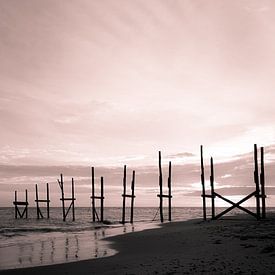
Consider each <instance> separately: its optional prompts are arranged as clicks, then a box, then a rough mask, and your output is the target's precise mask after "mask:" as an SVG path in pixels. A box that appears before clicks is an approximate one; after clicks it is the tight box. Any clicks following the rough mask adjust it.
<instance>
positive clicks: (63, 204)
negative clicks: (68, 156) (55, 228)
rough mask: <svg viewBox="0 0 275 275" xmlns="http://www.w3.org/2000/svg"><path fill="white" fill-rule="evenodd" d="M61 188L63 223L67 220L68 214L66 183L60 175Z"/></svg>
mask: <svg viewBox="0 0 275 275" xmlns="http://www.w3.org/2000/svg"><path fill="white" fill-rule="evenodd" d="M59 186H60V189H61V201H62V213H63V221H64V222H65V220H66V212H65V200H64V182H63V175H62V174H60V182H59Z"/></svg>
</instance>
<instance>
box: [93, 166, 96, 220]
mask: <svg viewBox="0 0 275 275" xmlns="http://www.w3.org/2000/svg"><path fill="white" fill-rule="evenodd" d="M95 211H96V209H95V170H94V167H92V217H93V222H95Z"/></svg>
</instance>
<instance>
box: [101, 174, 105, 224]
mask: <svg viewBox="0 0 275 275" xmlns="http://www.w3.org/2000/svg"><path fill="white" fill-rule="evenodd" d="M100 189H101V198H100V221H101V222H103V220H104V219H103V211H104V205H103V203H104V191H103V177H101V178H100Z"/></svg>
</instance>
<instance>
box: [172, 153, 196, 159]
mask: <svg viewBox="0 0 275 275" xmlns="http://www.w3.org/2000/svg"><path fill="white" fill-rule="evenodd" d="M194 156H196V155H195V154H193V153H189V152H183V153H177V154H173V155H168V156H167V158H185V157H194Z"/></svg>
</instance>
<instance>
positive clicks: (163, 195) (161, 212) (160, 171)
mask: <svg viewBox="0 0 275 275" xmlns="http://www.w3.org/2000/svg"><path fill="white" fill-rule="evenodd" d="M171 171H172V168H171V161H169V170H168V194H167V195H166V194H163V189H162V187H163V184H162V183H163V177H162V166H161V152H160V151H159V194H158V195H157V196H158V197H159V202H160V203H159V213H160V221H161V222H163V221H164V218H163V198H167V199H168V220H169V221H171V220H172V191H171V190H172V187H171V182H172V172H171Z"/></svg>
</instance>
